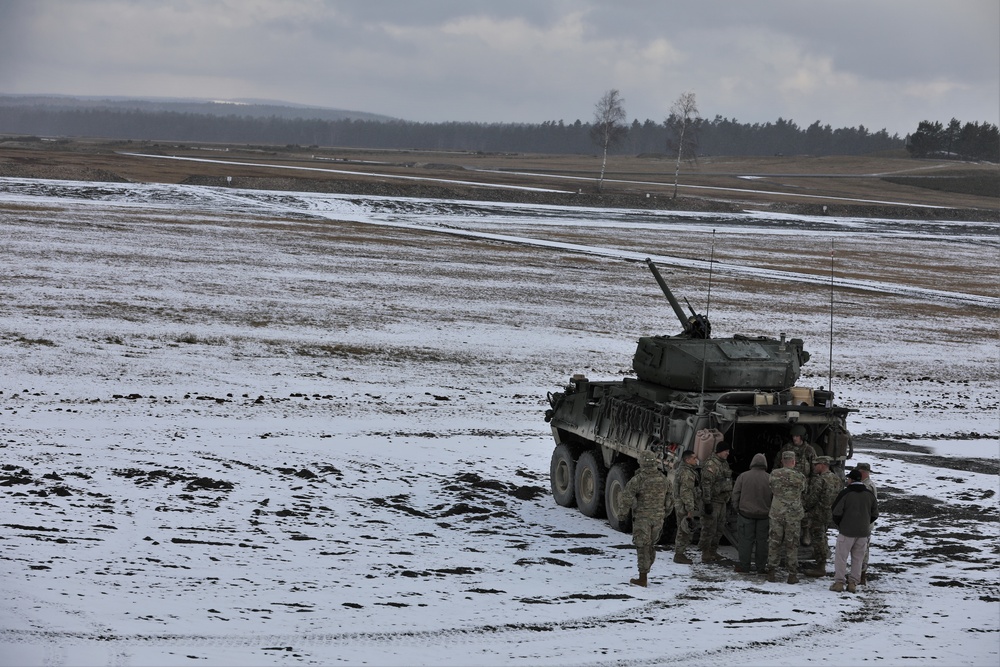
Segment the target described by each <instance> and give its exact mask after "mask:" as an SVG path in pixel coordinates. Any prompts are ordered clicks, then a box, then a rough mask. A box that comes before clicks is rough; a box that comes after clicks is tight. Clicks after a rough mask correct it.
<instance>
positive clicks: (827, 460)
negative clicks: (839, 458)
mask: <svg viewBox="0 0 1000 667" xmlns="http://www.w3.org/2000/svg"><path fill="white" fill-rule="evenodd" d="M814 463H823V464H825V465H830V464H831V463H833V459H832V458H830V457H829V456H817V457H816V460H815V461H814Z"/></svg>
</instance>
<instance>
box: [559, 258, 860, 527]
mask: <svg viewBox="0 0 1000 667" xmlns="http://www.w3.org/2000/svg"><path fill="white" fill-rule="evenodd" d="M646 263H647V264H648V265H649V268H650V270H651V271H652V273H653V277H654V278H655V279H656V281H657V283H659V285H660V289H661V290H662V291H663V294H664V295H665V296H666V297H667V300H668V301H669V302H670V305H671V306H672V307H673V310H674V313H675V314H676V315H677V319H678V320H680V324H681V327H682V328H683V331H681V333H679V334H677V335H674V336H647V337H643V338H640V339H639V343H638V346H637V347H636V351H635V356H634V357H633V359H632V368H633V370H634V371H635V374H636V377H635V378H625V379H623V380H614V381H601V382H596V381H591V380H589V379H588V378H587V377H585V376H584V375H581V374H578V375H573V376H572V378H571V379H570V381H569V384H568V385H566V386H565V388H564V389H563V391H561V392H555V393H550V394H549V395H548V400H549V404H550V405H551V408H550V409H548V410H546V412H545V421H546V422H548V423H549V424H550V425H551V427H552V435H553V437H554V438H555V442H556V447H555V451H553V453H552V462H551V467H550V470H549V473H550V481H551V486H552V496H553V498H554V499H555V501H556V502H557V503H558V504H559V505H562V506H564V507H573V506H576V507H577V508H579V510H580V512H582V513H583V514H585V515H586V516H591V517H604V516H607V519H608V522H609V523H610V524H611V526H612V527H613V528H615V529H616V530H620V531H625V532H628V531H630V530H631V516H629V515H628V514H627V513H626V514H625V515H623V516H619V509H618V496H619V495H620V494H621V491H622V490H623V489H624V487H625V485H626V484H627V483H628V481H629V479H631V477H632V475H633V474H634V473H635V471H636V469H637V468H638V463H637V461H638V459H639V452H640V451H642V450H645V449H651V450H653V451H655V452H656V453H657V454H658V456H659V457H660V459H661V461H662V463H661V467H662V469H663V470H664V472H667V473H669V472H670V471H672V470H673V468H674V467H675V466H676V465H677V464H678V463H679V459H680V455H681V452H683V451H684V450H685V449H691V450H694V451H695V452H696V454H697V455H698V459H699V461H702V462H704V461H705V460H707V459H708V457H709V456H710V454H711V450H712V447H714V444H715V443H716V442H717V441H718V440H719V439H720V438H724V439H725V441H726V443H727V444H729V445H730V447H731V451H730V455H729V459H728V461H729V464H730V466H731V467H732V470H733V478H734V479H735V477H736V476H737V475H739V473H741V472H743V471H744V470H746V469H748V468H749V467H750V462H751V460H752V459H753V456H754V454H757V453H763V454H764V455H765V457H766V458H767V462H768V470H771V469H773V466H774V464H775V459H776V457H777V459H778V461H779V464H780V456H781V450H782V449H783V447H784V445H786V444H787V443H788V442H790V440H791V437H790V435H789V431H790V429H791V427H792V426H794V425H796V424H798V425H801V426H803V427H805V429H806V436H805V439H806V440H807V441H808V442H810V443H811V444H812V446H813V449H814V450H816V454H817V456H819V455H826V456H830V457H832V458H833V459H834V464H833V467H834V468H842V467H843V465H844V460H845V459H847V458H850V456H851V454H852V452H851V450H852V449H853V447H852V443H851V437H850V433H849V432H848V430H847V415H848V414H849V413H850V412H854V411H855V410H853V409H849V408H843V407H838V406H837V405H836V404H835V403H834V394H833V392H832V391H829V390H826V389H824V388H823V387H819V388H811V387H800V386H797V384H796V383H797V382H798V380H799V369H800V367H801V365H802V364H804V363H806V362H807V361H808V360H809V353H808V352H806V351H805V350H804V349H803V347H802V346H803V342H802V340H801V339H798V338H791V339H787V338H786V336H785V334H784V333H782V334H780V338H770V337H766V336H759V337H751V336H742V335H739V334H735V335H733V336H732V337H730V338H712V337H711V324H710V323H709V321H708V317H707V316H705V315H699V314H696V313H695V311H694V309H693V308H691V305H690V303H688V309H689V310H690V311H691V315H690V316H688V315H686V314H685V312H684V311H683V309H682V308H681V306H680V304H679V303H678V302H677V299H676V298H675V297H674V295H673V293H672V292H671V291H670V288H669V287H667V284H666V282H664V280H663V278H662V276H661V275H660V272H659V270H658V269H657V268H656V265H655V264H653V262H652V260H649V259H647V260H646ZM709 434H711V435H714V438H713V437H706V435H709ZM668 524H670V522H669V518H668ZM670 525H672V524H670ZM668 530H669V529H668V528H667V527H665V528H664V533H665V534H666V533H667V531H668ZM727 539H729V540H730V542H732V537H731V533H730V534H729V535H727Z"/></svg>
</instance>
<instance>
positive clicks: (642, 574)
mask: <svg viewBox="0 0 1000 667" xmlns="http://www.w3.org/2000/svg"><path fill="white" fill-rule="evenodd" d="M628 583H630V584H632V585H633V586H642V587H643V588H646V585H647V584H648V582H647V581H646V573H645V572H640V573H639V578H638V579H629V580H628Z"/></svg>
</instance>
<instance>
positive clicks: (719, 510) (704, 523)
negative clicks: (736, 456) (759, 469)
mask: <svg viewBox="0 0 1000 667" xmlns="http://www.w3.org/2000/svg"><path fill="white" fill-rule="evenodd" d="M728 458H729V445H727V444H726V443H725V442H720V443H719V444H717V445H716V446H715V453H714V454H712V456H710V457H708V460H707V461H705V463H704V464H702V466H701V496H702V503H703V504H704V506H703V510H704V511H703V512H702V515H701V540H699V542H698V547H699V548H700V549H701V562H702V563H712V562H715V561H718V560H720V559H721V558H722V556H720V555H719V552H718V551H717V550H718V548H719V540H720V539H721V538H722V528H723V526H725V524H726V507H727V505H728V504H729V499H730V498H731V497H732V495H733V471H732V469H731V468H730V467H729V462H728V461H727V460H726V459H728Z"/></svg>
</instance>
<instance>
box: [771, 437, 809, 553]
mask: <svg viewBox="0 0 1000 667" xmlns="http://www.w3.org/2000/svg"><path fill="white" fill-rule="evenodd" d="M789 433H790V435H791V436H792V441H791V442H790V443H788V444H786V445H785V451H786V452H794V453H795V469H796V470H798V471H799V472H800V473H802V474H803V475H804V476H805V478H806V485H807V486H806V488H808V484H809V479H810V478H811V477H812V476H813V465H814V464H815V463H816V450H815V449H814V448H813V446H812V445H810V444H809V441H808V440H806V439H805V438H806V433H807V431H806V427H805V426H803V425H802V424H795V425H794V426H792V428H791V429H790V430H789ZM773 467H774V468H778V467H780V466H778V465H777V464H775V465H774V466H773ZM799 535H800V537H801V538H802V546H806V547H807V546H809V544H810V543H811V541H812V531H811V530H810V528H809V515H808V514H806V515H805V516H804V517H803V518H802V525H801V526H800V530H799Z"/></svg>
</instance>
